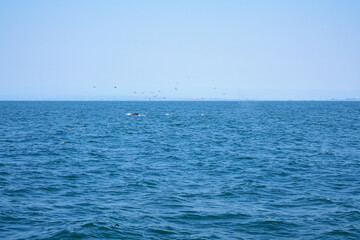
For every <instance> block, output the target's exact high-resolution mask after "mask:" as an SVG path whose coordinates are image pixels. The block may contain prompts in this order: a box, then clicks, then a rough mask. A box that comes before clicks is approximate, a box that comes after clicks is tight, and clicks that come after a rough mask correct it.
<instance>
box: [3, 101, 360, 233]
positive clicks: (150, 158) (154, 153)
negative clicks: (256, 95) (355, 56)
mask: <svg viewBox="0 0 360 240" xmlns="http://www.w3.org/2000/svg"><path fill="white" fill-rule="evenodd" d="M130 112H139V113H141V114H145V115H146V116H127V115H126V113H130ZM0 211H1V212H0V239H360V102H0Z"/></svg>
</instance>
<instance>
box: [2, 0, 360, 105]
mask: <svg viewBox="0 0 360 240" xmlns="http://www.w3.org/2000/svg"><path fill="white" fill-rule="evenodd" d="M94 86H95V87H96V88H94ZM114 86H116V87H117V88H114ZM175 88H176V89H177V90H176V89H175ZM135 91H136V92H137V93H133V92H135ZM158 91H160V92H158ZM141 92H144V94H141ZM152 92H153V93H152ZM155 92H156V93H155ZM224 94H225V95H224ZM138 95H139V97H137V96H138ZM153 95H157V96H158V97H157V98H160V96H161V97H164V96H165V97H167V98H194V99H198V98H200V97H203V98H227V99H258V100H261V99H268V100H269V99H279V100H284V99H294V100H298V99H329V98H345V97H360V1H359V0H337V1H334V0H297V1H296V0H294V1H287V0H281V1H280V0H247V1H241V0H233V1H231V0H227V1H220V0H217V1H210V0H206V1H205V0H204V1H200V0H199V1H198V0H195V1H193V0H189V1H167V0H166V1H165V0H164V1H150V0H148V1H130V0H129V1H121V0H116V1H100V0H98V1H91V0H84V1H82V0H76V1H72V0H71V1H66V0H61V1H60V0H58V1H56V0H54V1H47V0H46V1H36V0H32V1H25V0H23V1H19V0H7V1H6V0H3V1H1V2H0V100H85V99H92V100H95V99H99V100H101V99H109V100H111V99H112V100H116V99H140V98H144V97H145V96H153Z"/></svg>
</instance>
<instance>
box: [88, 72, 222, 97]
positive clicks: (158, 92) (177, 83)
mask: <svg viewBox="0 0 360 240" xmlns="http://www.w3.org/2000/svg"><path fill="white" fill-rule="evenodd" d="M188 78H190V77H188ZM178 85H179V82H176V86H174V90H175V91H178V90H179V88H178ZM93 88H96V86H93ZM114 88H117V86H114ZM214 90H217V88H216V87H214ZM149 93H150V94H160V93H161V91H160V90H157V91H155V92H149ZM133 94H142V95H144V94H145V92H136V91H134V92H133ZM222 95H223V96H225V95H226V93H222ZM148 99H149V101H151V98H148ZM153 99H156V100H159V99H163V100H166V97H164V96H158V95H153ZM200 99H201V100H203V99H204V98H203V97H201V98H200Z"/></svg>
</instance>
